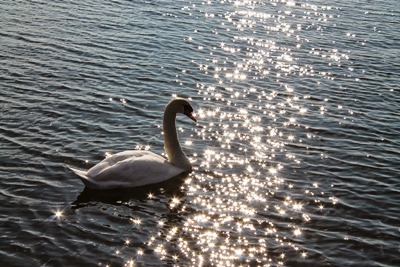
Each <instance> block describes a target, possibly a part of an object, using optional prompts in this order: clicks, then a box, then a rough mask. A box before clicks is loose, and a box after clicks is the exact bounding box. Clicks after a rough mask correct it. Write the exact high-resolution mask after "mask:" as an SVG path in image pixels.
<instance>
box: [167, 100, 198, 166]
mask: <svg viewBox="0 0 400 267" xmlns="http://www.w3.org/2000/svg"><path fill="white" fill-rule="evenodd" d="M175 119H176V112H174V111H173V110H171V109H170V108H169V107H168V106H167V108H166V109H165V112H164V121H163V129H164V148H165V153H166V154H167V156H168V161H169V162H170V163H171V164H173V165H175V166H176V167H178V168H181V169H183V170H185V171H190V170H192V165H191V164H190V161H189V159H188V158H187V157H186V155H185V153H184V152H183V151H182V148H181V144H180V143H179V140H178V133H177V132H176V126H175Z"/></svg>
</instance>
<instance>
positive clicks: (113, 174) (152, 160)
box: [69, 98, 197, 189]
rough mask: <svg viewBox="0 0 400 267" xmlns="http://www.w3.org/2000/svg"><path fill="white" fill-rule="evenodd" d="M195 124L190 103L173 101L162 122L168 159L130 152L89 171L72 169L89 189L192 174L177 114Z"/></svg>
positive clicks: (167, 108) (147, 152) (138, 184)
mask: <svg viewBox="0 0 400 267" xmlns="http://www.w3.org/2000/svg"><path fill="white" fill-rule="evenodd" d="M179 113H180V114H184V115H186V116H187V117H189V118H190V119H192V120H193V121H195V122H196V121H197V120H196V118H195V117H194V115H193V108H192V106H191V104H190V102H189V101H188V100H187V99H184V98H174V99H172V100H171V101H170V102H169V103H168V104H167V105H166V107H165V110H164V118H163V130H164V149H165V152H166V154H167V157H168V159H166V158H164V157H162V156H160V155H157V154H155V153H153V152H151V151H147V150H127V151H123V152H119V153H116V154H113V155H111V156H109V157H106V158H105V159H104V160H102V161H101V162H99V163H98V164H97V165H95V166H93V167H92V168H90V169H89V170H88V171H83V170H78V169H75V168H72V167H69V169H71V170H72V171H73V172H74V173H75V174H77V175H78V176H79V177H80V178H81V180H82V182H83V183H84V184H85V186H86V187H88V188H90V189H114V188H129V187H137V186H143V185H148V184H155V183H160V182H163V181H166V180H168V179H170V178H172V177H175V176H177V175H179V174H182V173H184V172H190V171H192V164H191V163H190V161H189V159H188V157H187V156H186V154H185V153H184V152H183V150H182V148H181V145H180V143H179V140H178V134H177V131H176V126H175V119H176V114H179Z"/></svg>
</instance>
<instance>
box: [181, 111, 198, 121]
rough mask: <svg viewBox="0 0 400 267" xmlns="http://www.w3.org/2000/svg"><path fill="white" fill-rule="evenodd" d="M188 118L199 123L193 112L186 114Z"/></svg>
mask: <svg viewBox="0 0 400 267" xmlns="http://www.w3.org/2000/svg"><path fill="white" fill-rule="evenodd" d="M184 114H185V115H186V116H188V117H189V118H190V119H191V120H192V121H194V122H197V119H196V118H195V117H194V115H193V113H192V112H185V113H184Z"/></svg>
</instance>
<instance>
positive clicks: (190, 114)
mask: <svg viewBox="0 0 400 267" xmlns="http://www.w3.org/2000/svg"><path fill="white" fill-rule="evenodd" d="M183 108H184V110H183V114H185V115H186V116H188V117H189V118H190V119H191V120H193V121H195V122H196V121H197V120H196V118H195V117H194V116H193V108H192V107H191V106H190V105H183Z"/></svg>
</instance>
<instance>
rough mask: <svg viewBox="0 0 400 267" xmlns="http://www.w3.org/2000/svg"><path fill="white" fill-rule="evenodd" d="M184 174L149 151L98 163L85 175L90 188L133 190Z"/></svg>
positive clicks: (132, 152)
mask: <svg viewBox="0 0 400 267" xmlns="http://www.w3.org/2000/svg"><path fill="white" fill-rule="evenodd" d="M182 172H184V170H182V169H180V168H178V167H176V166H174V165H172V164H171V163H169V162H168V161H167V160H166V159H165V158H163V157H161V156H159V155H157V154H154V153H152V152H150V151H140V150H139V151H125V152H121V153H117V154H115V155H113V156H111V157H108V158H106V159H104V160H103V161H101V162H100V163H99V164H97V165H96V166H94V167H93V168H91V169H90V170H89V171H88V172H87V177H88V180H89V182H90V185H91V187H92V188H117V187H135V186H141V185H146V184H153V183H159V182H162V181H165V180H167V179H169V178H172V177H174V176H177V175H178V174H180V173H182Z"/></svg>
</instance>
